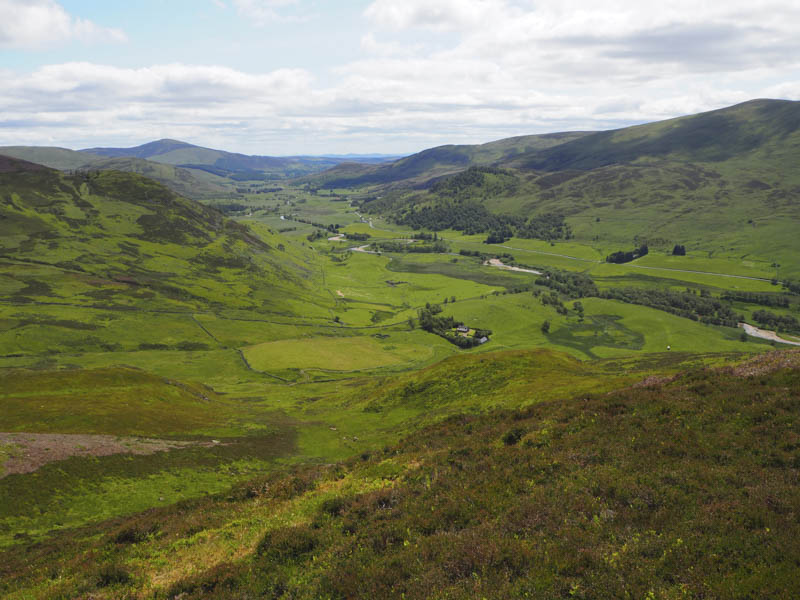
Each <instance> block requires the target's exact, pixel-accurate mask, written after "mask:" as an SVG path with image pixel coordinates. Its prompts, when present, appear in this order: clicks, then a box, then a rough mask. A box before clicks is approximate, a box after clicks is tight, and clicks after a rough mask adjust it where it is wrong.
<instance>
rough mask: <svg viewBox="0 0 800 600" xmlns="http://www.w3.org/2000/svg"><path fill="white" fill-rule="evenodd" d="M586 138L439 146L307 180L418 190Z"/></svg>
mask: <svg viewBox="0 0 800 600" xmlns="http://www.w3.org/2000/svg"><path fill="white" fill-rule="evenodd" d="M586 135H589V134H588V132H580V131H576V132H565V133H549V134H544V135H524V136H518V137H513V138H507V139H503V140H498V141H495V142H489V143H486V144H481V145H477V146H470V145H460V146H459V145H447V146H437V147H436V148H431V149H429V150H423V151H422V152H419V153H417V154H412V155H411V156H407V157H405V158H401V159H399V160H396V161H393V162H391V163H389V164H386V165H378V166H374V165H373V166H363V165H353V164H342V165H339V166H337V167H334V168H332V169H330V170H329V171H326V172H324V173H321V174H319V175H316V176H313V177H309V178H308V179H307V180H308V181H309V182H312V183H316V184H319V185H320V186H322V187H349V186H358V185H388V184H400V185H402V186H414V187H418V186H424V185H425V184H427V183H429V182H430V181H432V180H434V179H436V178H438V177H442V176H444V175H448V174H452V173H457V172H459V171H463V170H464V169H466V168H467V167H470V166H473V165H493V164H498V163H502V162H504V161H508V160H512V159H513V158H514V157H517V156H520V155H523V156H524V155H526V154H527V153H529V152H534V151H537V150H542V149H545V148H552V147H555V146H559V145H560V144H564V143H567V142H569V141H572V140H579V139H581V138H583V137H584V136H586Z"/></svg>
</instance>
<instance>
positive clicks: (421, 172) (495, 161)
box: [308, 100, 800, 277]
mask: <svg viewBox="0 0 800 600" xmlns="http://www.w3.org/2000/svg"><path fill="white" fill-rule="evenodd" d="M531 142H533V143H531ZM526 145H527V146H529V147H527V148H526V147H525V146H526ZM798 164H800V102H792V101H785V100H753V101H750V102H745V103H742V104H738V105H736V106H731V107H728V108H724V109H720V110H715V111H710V112H706V113H701V114H697V115H691V116H686V117H680V118H677V119H670V120H667V121H661V122H657V123H649V124H646V125H638V126H634V127H627V128H623V129H618V130H614V131H603V132H597V133H591V134H587V133H583V134H558V135H557V136H555V137H554V136H551V137H549V138H548V136H534V137H533V138H531V139H530V141H528V140H526V138H512V139H509V140H501V141H499V142H494V143H493V144H486V145H483V146H466V147H463V146H442V147H440V148H433V149H430V150H426V151H424V152H420V153H418V154H415V155H412V156H409V157H407V158H404V159H401V160H399V161H397V162H395V163H392V164H389V165H381V166H377V167H367V166H359V167H350V166H346V165H340V166H338V167H336V168H334V169H332V170H330V171H328V172H326V173H321V174H319V175H316V176H312V177H310V178H308V180H309V181H312V182H316V184H317V185H320V186H331V187H334V186H335V187H345V186H347V185H350V186H354V187H357V186H359V185H370V186H371V187H370V189H371V191H372V192H373V193H371V195H370V196H369V198H368V199H367V201H365V202H364V203H363V204H362V206H361V208H362V210H363V211H364V212H368V213H372V214H379V215H382V216H384V217H387V218H389V219H390V220H393V221H395V222H397V223H399V224H402V225H406V226H408V227H411V228H420V227H424V228H427V229H433V230H443V229H456V230H460V231H468V232H471V233H487V232H491V231H500V230H502V231H505V232H506V236H508V235H511V234H514V235H516V236H517V237H533V238H537V239H564V237H566V236H568V237H570V238H571V239H575V240H576V241H579V242H581V243H585V244H590V245H596V244H602V245H603V246H605V247H608V246H612V247H616V246H618V247H619V248H622V247H624V246H629V245H632V244H634V241H635V240H640V241H646V242H647V243H649V244H650V245H651V247H653V248H660V249H662V250H663V251H669V250H670V249H671V248H672V245H673V244H682V245H686V246H687V247H688V248H690V249H691V250H692V251H702V252H704V253H709V255H712V256H713V255H715V253H722V254H725V255H730V254H731V253H734V254H736V255H738V256H752V257H758V259H759V260H762V261H766V262H767V263H773V264H776V265H777V264H780V265H781V267H780V268H781V273H785V274H786V275H787V276H788V275H791V276H794V277H796V276H798V275H800V266H798V265H800V262H798V259H799V258H800V244H798V241H797V231H799V230H800V171H798V169H797V165H798ZM387 192H391V193H387ZM555 216H559V218H555ZM567 226H568V227H567ZM542 236H544V237H542Z"/></svg>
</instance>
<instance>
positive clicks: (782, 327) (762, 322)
mask: <svg viewBox="0 0 800 600" xmlns="http://www.w3.org/2000/svg"><path fill="white" fill-rule="evenodd" d="M753 320H754V321H755V322H756V323H758V325H759V326H760V327H764V328H768V329H774V330H776V331H791V332H800V321H798V320H797V319H796V318H795V317H793V316H791V315H776V314H775V313H772V312H769V311H768V310H757V311H755V312H754V313H753Z"/></svg>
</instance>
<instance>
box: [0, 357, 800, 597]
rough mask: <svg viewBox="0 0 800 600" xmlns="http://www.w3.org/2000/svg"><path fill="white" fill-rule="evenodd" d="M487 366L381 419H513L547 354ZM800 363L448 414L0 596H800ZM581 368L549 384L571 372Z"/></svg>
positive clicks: (44, 561) (58, 545)
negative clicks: (799, 482) (443, 404)
mask: <svg viewBox="0 0 800 600" xmlns="http://www.w3.org/2000/svg"><path fill="white" fill-rule="evenodd" d="M484 358H485V360H486V362H483V363H478V362H477V361H476V362H474V363H473V364H472V365H471V367H472V368H471V369H469V370H466V369H464V368H463V367H466V365H465V364H460V365H459V364H456V363H454V364H453V365H452V368H451V367H450V366H447V365H443V366H442V368H441V370H440V371H438V372H437V371H436V370H435V369H434V370H432V371H430V372H429V373H428V374H427V375H425V374H421V377H420V378H419V379H417V380H416V381H417V383H416V384H415V385H411V383H412V382H408V383H406V384H405V385H404V386H403V387H402V388H400V389H402V390H404V392H403V393H402V394H400V395H399V396H398V393H397V392H394V393H393V392H392V389H387V390H385V391H383V392H382V393H381V394H380V395H379V396H377V398H376V401H375V404H376V405H377V406H378V407H388V406H390V405H391V404H392V403H395V402H398V401H399V402H400V403H405V404H411V405H417V406H423V407H431V406H435V405H436V403H437V402H438V401H439V400H440V399H442V398H450V397H452V398H460V397H466V398H469V397H473V398H476V399H478V400H479V401H480V403H481V404H484V405H490V404H491V401H490V400H489V399H488V398H489V397H491V396H492V395H495V396H500V395H505V396H511V397H515V398H519V399H520V402H519V403H520V404H526V403H527V402H526V401H525V398H526V397H529V396H530V395H531V394H532V393H535V390H536V386H535V380H536V379H537V377H538V376H541V377H543V378H545V381H543V382H542V385H541V388H542V389H547V383H550V382H549V381H547V377H548V375H547V373H548V371H547V369H546V367H547V366H550V367H553V366H555V363H554V362H552V360H550V359H549V358H548V355H547V354H546V353H545V354H540V355H538V356H527V357H526V356H525V355H516V354H505V355H494V356H486V357H484ZM553 358H556V357H553ZM520 359H522V362H520ZM531 359H532V360H531ZM797 359H798V355H797V354H796V353H795V354H793V355H792V354H773V355H768V356H765V357H761V358H759V359H758V360H757V361H754V362H751V363H750V364H749V365H747V366H744V367H741V368H737V369H736V370H735V371H732V370H730V369H723V370H700V371H695V372H693V373H690V374H688V375H684V376H681V377H678V378H677V379H675V380H674V381H670V380H666V381H661V382H652V383H651V384H650V385H648V386H646V387H634V388H626V389H623V390H621V391H617V392H612V393H610V394H597V393H594V394H592V393H588V394H587V393H581V394H580V395H578V396H577V397H576V398H575V399H574V400H569V399H566V397H564V396H562V398H564V399H557V400H550V401H547V402H540V403H538V404H536V405H534V406H532V407H530V408H528V409H526V410H525V411H523V412H519V413H508V412H494V413H491V414H488V415H481V416H479V417H476V416H472V417H470V416H458V417H453V418H451V419H449V420H446V421H445V422H443V423H441V424H438V425H435V426H432V427H430V428H427V429H425V430H422V431H420V432H418V433H416V434H413V435H411V436H410V437H408V438H407V439H405V440H403V441H402V442H401V443H399V444H398V445H396V446H393V447H391V446H390V447H386V448H385V449H384V450H383V452H376V453H372V454H369V453H367V454H364V455H363V456H362V457H360V458H358V459H354V460H351V461H349V462H348V463H346V464H344V465H341V466H330V465H328V466H318V467H305V468H302V469H299V470H295V471H294V472H293V473H289V474H284V475H279V474H273V475H271V476H269V477H267V478H265V479H263V480H261V481H254V482H252V483H250V484H248V485H247V486H243V487H241V488H239V489H238V490H236V491H234V492H232V493H226V494H223V495H220V496H217V497H215V498H208V499H205V500H200V501H196V502H194V503H184V504H181V505H178V506H175V507H167V508H163V509H159V510H154V511H150V512H148V513H146V514H142V515H140V516H137V517H133V518H130V519H126V520H124V521H113V522H109V523H107V524H103V525H99V526H95V527H92V528H88V529H85V530H77V531H74V532H67V533H64V534H61V535H59V536H58V537H57V538H56V539H54V540H53V541H52V542H51V543H47V544H42V545H38V546H32V547H29V548H26V549H24V550H19V549H15V550H14V552H13V553H8V554H6V556H5V557H4V560H3V561H0V564H2V565H3V566H2V567H0V568H2V569H3V577H2V579H1V580H2V582H3V584H2V585H4V586H5V587H4V588H3V591H4V592H5V593H6V594H7V595H8V596H9V597H12V598H16V597H20V598H21V597H26V598H37V597H53V596H58V595H60V596H62V597H74V596H81V595H83V596H86V595H89V594H91V595H93V596H94V597H97V598H112V597H121V596H125V597H131V598H135V597H153V595H154V594H155V597H163V598H171V597H174V596H175V595H178V594H183V596H182V597H183V598H187V599H188V598H200V597H203V598H214V597H219V598H223V597H224V598H244V597H252V596H253V595H266V596H267V597H284V595H286V594H290V595H291V597H294V598H375V597H392V596H400V595H401V594H402V595H405V597H406V598H474V597H485V598H508V597H526V596H531V597H579V598H618V597H625V596H631V597H642V598H644V597H652V598H664V599H670V598H680V597H686V596H689V597H701V596H705V597H714V598H740V597H742V596H743V595H747V596H748V597H752V598H767V597H769V598H791V597H795V596H796V595H797V594H798V592H799V591H800V590H799V589H798V587H797V586H798V582H797V579H796V577H795V576H794V575H795V571H796V565H795V562H796V559H797V556H798V554H799V553H800V548H798V546H797V540H798V539H799V538H798V533H800V532H798V531H797V522H796V519H795V518H794V515H795V514H796V512H797V511H798V510H799V509H800V507H798V504H797V501H798V496H797V494H796V493H795V492H796V490H795V488H796V481H795V480H796V477H797V469H798V465H800V462H798V461H799V460H800V459H799V458H798V454H797V448H798V440H800V430H798V428H797V422H798V420H797V411H798V408H799V407H798V404H797V401H796V398H797V397H800V379H798V373H800V371H798V369H797V367H798V366H799V365H798V360H797ZM537 361H540V362H541V367H542V370H541V371H540V372H539V374H538V376H537V373H536V371H535V370H536V366H535V364H536V362H537ZM556 362H557V360H556ZM531 366H533V371H531V372H530V373H528V372H527V371H523V372H525V374H526V375H527V376H530V377H531V381H530V383H529V384H528V385H527V386H523V387H517V388H514V387H513V385H512V387H510V388H509V387H507V386H506V382H505V380H504V378H503V374H504V372H506V371H509V370H510V371H516V370H518V369H519V368H520V367H521V368H523V370H525V369H530V368H531ZM787 366H789V367H791V368H789V369H786V368H785V367H787ZM459 367H461V369H459ZM576 368H578V365H577V364H575V365H570V364H569V363H568V362H567V363H564V364H562V365H561V366H560V367H558V370H559V372H560V373H561V374H562V376H563V377H565V378H569V377H570V375H569V372H570V371H571V370H572V371H574V370H575V369H576ZM595 368H597V369H598V370H600V371H602V367H601V366H600V364H598V365H597V367H595ZM775 369H777V370H775ZM459 374H460V375H461V376H459ZM426 377H427V379H426ZM521 380H522V378H517V383H520V382H521ZM426 382H427V383H426ZM398 383H400V382H398ZM436 386H439V387H440V389H439V390H438V391H437V390H436V389H434V388H436ZM441 386H445V387H441ZM598 391H600V390H598ZM558 393H559V392H558V391H556V392H555V396H554V397H555V398H559V396H558ZM432 402H433V404H431V403H432Z"/></svg>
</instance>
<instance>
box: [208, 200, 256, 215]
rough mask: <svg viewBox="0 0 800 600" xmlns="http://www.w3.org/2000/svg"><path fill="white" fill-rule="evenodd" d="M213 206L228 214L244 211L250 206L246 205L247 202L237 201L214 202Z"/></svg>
mask: <svg viewBox="0 0 800 600" xmlns="http://www.w3.org/2000/svg"><path fill="white" fill-rule="evenodd" d="M214 208H216V209H217V210H219V211H220V212H222V213H224V214H226V215H228V214H231V213H237V212H244V211H246V210H247V209H249V208H251V207H250V206H248V205H247V204H239V203H238V202H227V203H221V204H215V205H214Z"/></svg>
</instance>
